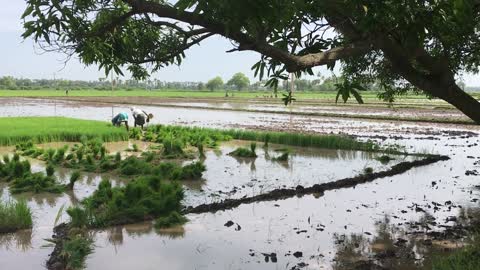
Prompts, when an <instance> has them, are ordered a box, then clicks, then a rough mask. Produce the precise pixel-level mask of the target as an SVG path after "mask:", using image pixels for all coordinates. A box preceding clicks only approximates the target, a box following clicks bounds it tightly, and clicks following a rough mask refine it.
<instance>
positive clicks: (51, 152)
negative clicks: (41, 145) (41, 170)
mask: <svg viewBox="0 0 480 270" xmlns="http://www.w3.org/2000/svg"><path fill="white" fill-rule="evenodd" d="M56 152H57V151H56V150H55V149H53V148H48V149H47V150H46V151H45V153H44V157H43V158H44V159H45V160H46V161H50V162H53V161H54V157H55V153H56Z"/></svg>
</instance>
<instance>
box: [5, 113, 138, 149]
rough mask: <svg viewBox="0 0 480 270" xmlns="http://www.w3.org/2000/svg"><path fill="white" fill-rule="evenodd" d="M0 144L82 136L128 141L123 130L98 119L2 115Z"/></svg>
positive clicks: (68, 140)
mask: <svg viewBox="0 0 480 270" xmlns="http://www.w3.org/2000/svg"><path fill="white" fill-rule="evenodd" d="M0 126H1V127H2V128H1V129H0V145H15V144H18V143H24V142H28V141H31V142H32V143H46V142H57V141H66V142H79V141H81V140H82V138H83V139H84V138H87V139H92V138H101V139H102V140H103V141H107V142H109V141H122V140H128V133H127V131H126V130H125V129H122V128H117V127H113V126H112V125H110V124H109V123H106V122H101V121H90V120H80V119H73V118H64V117H2V118H0Z"/></svg>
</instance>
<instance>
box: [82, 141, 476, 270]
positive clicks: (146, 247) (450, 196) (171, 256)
mask: <svg viewBox="0 0 480 270" xmlns="http://www.w3.org/2000/svg"><path fill="white" fill-rule="evenodd" d="M460 142H461V139H460V140H459V139H451V140H450V141H449V143H460ZM475 142H477V143H478V139H475ZM438 148H440V149H439V151H440V152H443V151H444V150H446V149H448V147H445V146H438ZM466 148H467V149H469V150H470V151H465V153H462V154H461V155H460V153H457V154H455V155H454V156H453V159H452V161H447V162H440V163H436V164H434V165H431V166H428V167H421V168H417V169H413V170H411V171H409V172H407V173H405V174H402V175H397V176H394V177H390V178H388V179H382V180H378V181H375V182H373V183H369V184H364V185H360V186H357V187H356V188H354V189H342V190H337V191H333V192H327V193H325V195H324V196H321V197H315V196H305V197H301V198H290V199H286V200H280V201H276V202H261V203H255V204H251V205H242V206H240V207H238V208H236V209H233V210H228V211H223V212H217V213H215V214H208V213H207V214H199V215H189V216H188V217H189V219H190V222H189V223H188V224H186V225H185V226H184V227H183V229H181V230H178V231H177V232H176V233H173V234H168V233H162V232H158V231H155V230H154V229H152V228H151V225H149V224H141V225H134V226H127V227H116V228H112V229H110V230H107V231H104V232H100V233H98V234H97V242H96V243H97V248H96V251H95V254H93V255H92V256H91V257H90V258H89V260H88V265H89V268H91V269H96V268H101V269H130V268H133V267H137V268H138V269H155V267H156V266H157V265H159V264H162V265H163V266H165V267H166V268H169V269H292V267H294V266H297V267H298V266H299V265H300V266H305V267H303V268H294V269H348V266H349V265H350V266H351V265H355V262H357V261H358V260H368V259H372V258H373V255H374V254H375V252H377V253H381V252H384V251H385V250H387V248H389V247H390V248H391V247H392V246H394V243H396V242H397V241H398V239H397V238H399V237H402V239H405V240H406V241H407V244H405V246H404V247H402V248H398V247H396V249H395V252H396V253H397V254H400V253H404V254H412V252H413V253H414V256H415V258H416V259H414V258H412V257H410V258H409V259H405V258H403V259H397V260H389V261H386V262H384V265H388V266H389V267H391V268H389V269H399V270H407V269H412V268H417V269H429V265H430V262H431V259H432V256H438V255H439V254H442V253H444V252H445V246H449V247H455V245H456V244H455V243H453V244H452V243H444V242H435V241H434V242H433V244H432V245H425V244H422V242H421V241H420V240H421V239H415V238H411V237H410V236H408V235H406V234H405V233H402V230H407V229H408V230H411V229H412V227H411V226H410V224H414V223H415V222H416V221H421V220H427V219H433V220H436V221H437V222H438V226H433V227H432V228H431V229H436V230H442V228H441V227H440V226H452V225H453V224H454V222H452V221H448V222H447V218H448V217H450V216H457V215H459V214H460V213H461V212H462V209H463V208H467V207H478V204H477V203H475V202H473V201H472V199H475V198H477V199H478V198H480V192H479V190H478V189H474V188H473V186H474V185H478V184H479V182H478V177H465V176H464V172H465V169H466V168H468V167H471V164H466V163H465V164H463V165H462V164H459V161H460V160H461V159H464V158H465V155H469V154H471V153H472V152H475V153H476V152H477V151H475V150H473V149H472V148H471V147H470V148H468V147H466ZM465 150H466V149H465ZM458 152H463V150H462V151H458ZM457 155H458V156H457ZM471 163H473V161H472V162H471ZM433 182H435V184H433ZM449 201H450V202H451V204H449ZM432 202H436V203H438V204H440V205H442V206H441V207H439V209H438V210H433V204H432ZM458 205H460V206H462V207H463V208H460V207H458ZM447 206H449V207H447ZM418 209H422V211H419V210H418ZM230 220H231V221H233V222H234V225H233V226H231V227H226V226H224V224H225V223H226V222H227V221H230ZM386 232H388V233H389V234H388V235H387V234H386ZM112 239H116V240H112ZM295 252H302V257H299V258H296V257H295V256H293V254H294V253H295ZM271 253H275V254H276V257H277V262H273V263H272V261H271V259H269V260H268V262H267V261H266V258H265V257H266V256H265V254H271ZM297 255H298V253H297ZM399 256H400V255H399ZM105 258H112V259H111V260H105ZM135 258H141V259H138V260H137V259H135ZM185 258H188V260H187V259H185Z"/></svg>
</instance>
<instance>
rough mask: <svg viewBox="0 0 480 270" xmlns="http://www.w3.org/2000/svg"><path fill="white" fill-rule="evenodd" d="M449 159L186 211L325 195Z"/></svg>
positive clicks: (423, 161)
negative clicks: (325, 193) (310, 195)
mask: <svg viewBox="0 0 480 270" xmlns="http://www.w3.org/2000/svg"><path fill="white" fill-rule="evenodd" d="M449 159H450V158H449V157H448V156H429V157H427V158H424V159H421V160H415V161H406V162H401V163H399V164H396V165H394V166H392V168H390V169H388V170H384V171H380V172H373V173H366V174H362V175H359V176H356V177H349V178H344V179H340V180H337V181H333V182H328V183H323V184H315V185H313V186H311V187H303V186H301V185H299V186H297V187H296V188H295V189H284V188H282V189H275V190H272V191H270V192H267V193H264V194H260V195H256V196H252V197H243V198H240V199H226V200H224V201H221V202H215V203H210V204H202V205H199V206H196V207H189V208H186V209H185V211H184V213H186V214H199V213H205V212H216V211H220V210H227V209H231V208H234V207H237V206H239V205H241V204H248V203H253V202H259V201H273V200H281V199H286V198H290V197H294V196H302V195H307V194H319V195H323V193H324V192H325V191H329V190H335V189H340V188H349V187H355V186H356V185H359V184H362V183H367V182H372V181H374V180H376V179H379V178H383V177H388V176H393V175H397V174H401V173H404V172H406V171H408V170H410V169H412V168H415V167H420V166H426V165H429V164H432V163H435V162H438V161H445V160H449Z"/></svg>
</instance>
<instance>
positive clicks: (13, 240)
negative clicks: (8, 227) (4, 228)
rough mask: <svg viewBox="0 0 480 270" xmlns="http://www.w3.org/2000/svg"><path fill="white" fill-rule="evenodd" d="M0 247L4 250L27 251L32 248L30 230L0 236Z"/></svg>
mask: <svg viewBox="0 0 480 270" xmlns="http://www.w3.org/2000/svg"><path fill="white" fill-rule="evenodd" d="M0 247H1V248H5V249H6V250H12V249H16V250H20V251H27V250H29V249H31V248H32V230H21V231H18V232H15V233H7V234H0Z"/></svg>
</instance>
